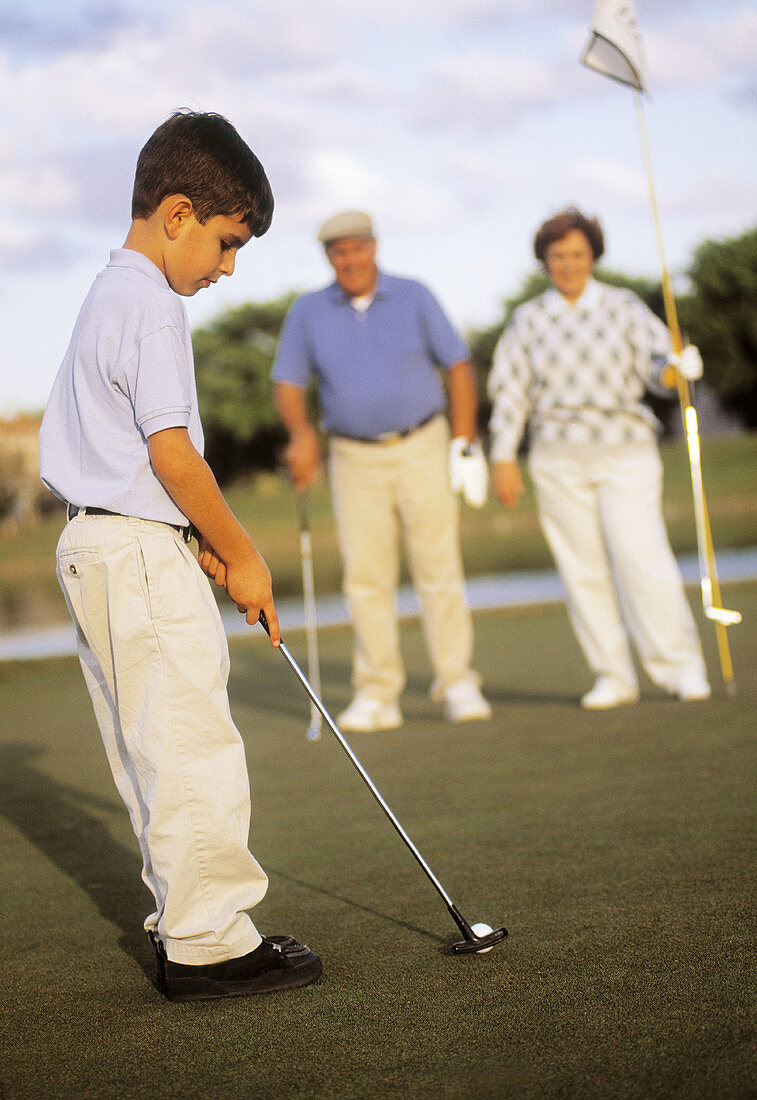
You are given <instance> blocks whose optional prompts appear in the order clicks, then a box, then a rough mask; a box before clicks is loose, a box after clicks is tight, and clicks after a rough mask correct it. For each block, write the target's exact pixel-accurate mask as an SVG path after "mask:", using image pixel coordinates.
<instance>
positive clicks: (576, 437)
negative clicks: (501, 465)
mask: <svg viewBox="0 0 757 1100" xmlns="http://www.w3.org/2000/svg"><path fill="white" fill-rule="evenodd" d="M669 355H670V337H669V334H668V330H667V328H666V327H665V325H664V324H663V323H662V321H660V319H659V318H658V317H656V316H655V314H654V313H652V311H651V310H650V309H649V308H648V307H647V306H646V305H645V304H644V302H642V300H641V299H640V298H639V297H638V296H637V295H636V294H634V293H633V291H630V290H625V289H621V288H618V287H612V286H608V285H606V284H605V283H599V282H597V281H596V280H594V279H590V280H589V282H588V283H587V285H586V289H585V290H584V292H583V294H582V295H581V297H580V298H579V299H578V301H576V302H574V303H572V304H571V303H569V302H568V301H567V300H566V299H565V298H563V297H562V296H561V295H560V294H558V293H557V291H556V290H554V289H550V290H548V291H546V292H545V293H544V294H541V295H540V296H539V297H538V298H535V299H533V300H532V301H530V302H526V303H525V304H524V305H522V306H520V307H519V308H518V309H517V310H516V311H515V313H514V314H513V316H512V319H511V321H510V323H509V325H508V326H507V328H506V329H505V331H504V332H503V333H502V336H501V337H500V339H499V342H498V344H497V347H496V348H495V351H494V358H493V361H492V370H491V374H490V375H489V383H488V390H489V396H490V398H491V400H492V404H493V410H492V417H491V421H490V425H489V426H490V432H491V448H490V457H491V460H492V462H506V461H508V460H510V459H513V458H515V456H516V453H517V450H518V444H519V443H520V440H521V437H522V435H523V432H524V430H525V426H526V422H527V421H528V422H529V425H530V435H531V442H532V443H534V442H537V443H557V444H563V445H574V444H576V445H582V444H604V445H617V444H623V443H642V442H648V441H649V440H650V439H653V438H654V436H655V433H656V431H657V428H658V427H659V425H658V422H657V420H656V418H655V416H654V414H653V413H652V412H651V410H650V409H649V408H648V406H646V405H645V404H644V403H643V401H642V397H643V394H644V390H645V389H648V390H650V391H651V392H653V393H656V394H658V395H659V396H664V397H669V396H672V395H673V394H674V392H675V391H674V390H671V389H669V388H668V387H667V386H664V385H663V383H662V381H661V374H662V371H663V370H664V368H665V365H666V363H667V360H668V356H669Z"/></svg>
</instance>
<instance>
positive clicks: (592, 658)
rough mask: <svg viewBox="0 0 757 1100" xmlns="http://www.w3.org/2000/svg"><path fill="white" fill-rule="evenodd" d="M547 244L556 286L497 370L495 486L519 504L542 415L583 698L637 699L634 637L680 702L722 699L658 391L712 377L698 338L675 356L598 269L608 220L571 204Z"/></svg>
mask: <svg viewBox="0 0 757 1100" xmlns="http://www.w3.org/2000/svg"><path fill="white" fill-rule="evenodd" d="M534 252H535V254H536V257H537V259H538V260H539V261H540V262H541V263H542V264H543V265H544V267H545V269H546V272H547V274H548V275H549V279H550V282H551V284H552V285H551V287H550V288H549V289H548V290H547V291H546V292H545V293H544V294H542V295H540V296H539V297H538V298H535V299H534V300H532V301H530V302H527V303H526V304H525V305H522V306H520V307H519V308H518V309H517V310H516V311H515V313H514V314H513V317H512V320H511V321H510V324H509V325H508V326H507V328H506V329H505V331H504V333H503V334H502V336H501V338H500V340H499V343H498V344H497V347H496V349H495V352H494V359H493V364H492V371H491V375H490V378H489V395H490V397H491V399H492V402H493V411H492V418H491V424H490V431H491V453H490V457H491V462H492V485H493V488H494V492H495V493H496V495H497V496H498V497H499V499H500V500H501V501H502V503H503V504H505V505H508V506H512V505H515V504H517V503H518V501H519V499H520V497H521V495H522V493H523V482H522V479H521V474H520V469H519V466H518V463H517V461H516V454H517V451H518V445H519V443H520V440H521V437H522V435H523V432H524V429H525V426H526V424H527V423H528V425H529V435H530V460H529V469H530V472H531V475H532V477H533V481H534V484H535V487H536V494H537V505H538V511H539V520H540V523H541V526H542V530H543V531H544V535H545V537H546V539H547V542H548V543H549V546H550V549H551V551H552V554H553V557H554V559H555V562H556V564H557V567H558V569H559V571H560V575H561V577H562V580H563V583H564V585H565V588H566V591H567V596H568V611H569V614H570V618H571V622H572V625H573V629H574V631H575V633H576V637H577V639H578V642H579V644H580V646H581V648H582V650H583V652H584V656H585V657H586V660H587V662H588V664H589V666H590V668H591V670H592V672H593V673H594V675H595V677H596V682H595V684H594V686H593V688H592V689H591V690H590V691H589V692H588V693H587V694H586V695H584V696H583V698H582V699H581V705H582V706H583V707H586V708H587V709H590V710H602V709H605V708H608V707H615V706H620V705H622V704H625V703H634V702H636V701H637V700H638V698H639V686H638V678H637V674H636V670H635V667H634V662H633V659H632V656H631V646H630V641H633V644H634V646H635V648H636V650H637V653H638V656H639V659H640V661H641V664H642V666H643V667H644V669H645V671H646V672H647V674H648V675H649V677H650V678H651V679H652V680H653V681H654V682H655V683H656V684H658V685H660V686H661V687H663V688H664V689H665V690H666V691H668V692H669V693H670V694H671V695H674V696H677V697H678V698H680V699H685V700H694V699H706V698H708V697H709V695H710V685H709V683H708V682H707V671H706V668H705V664H704V659H703V656H702V649H701V645H700V642H699V637H698V635H697V631H696V626H695V624H694V619H693V616H692V614H691V609H690V608H689V605H688V603H687V601H686V596H685V594H684V590H683V581H682V579H681V575H680V572H679V570H678V566H677V564H676V561H675V558H674V556H673V552H672V550H671V548H670V543H669V541H668V535H667V531H666V529H665V523H664V520H663V518H662V463H661V461H660V455H659V451H658V448H657V443H656V432H657V429H658V424H657V421H656V420H655V417H654V416H653V414H652V412H651V411H650V409H649V408H648V407H647V406H646V405H645V404H644V403H643V401H642V397H643V393H644V390H645V389H649V390H650V391H652V392H654V393H656V394H658V395H666V396H668V395H671V396H672V394H673V393H674V392H675V380H676V376H675V371H676V370H677V371H680V373H681V374H682V375H683V376H684V377H685V378H687V379H689V380H693V379H696V378H699V377H701V374H702V360H701V357H700V355H699V352H698V351H697V349H696V348H694V347H688V348H686V349H685V350H684V351H683V352H682V353H681V355H680V356H675V355H673V354H672V353H671V345H670V337H669V334H668V331H667V329H666V328H665V326H664V325H663V323H662V322H661V321H660V320H659V319H658V318H657V317H656V316H655V315H654V314H653V313H652V312H651V310H649V309H648V308H647V306H646V305H645V304H644V303H643V302H642V301H641V299H640V298H638V297H637V296H636V295H635V294H634V293H632V292H631V291H630V290H625V289H620V288H617V287H611V286H607V285H605V284H602V283H599V282H597V281H596V280H595V279H594V277H593V270H594V264H595V263H596V261H597V260H598V259H599V257H600V256H601V255H602V253H603V252H604V236H603V233H602V228H601V226H600V224H599V222H598V221H597V220H596V218H591V219H590V218H587V217H586V216H585V215H583V214H582V213H581V212H580V211H579V210H577V209H575V208H574V207H570V208H568V209H567V210H564V211H562V212H561V213H559V214H557V215H556V216H555V217H553V218H550V219H549V220H548V221H546V222H544V224H543V225H542V226H541V227H540V228H539V230H538V231H537V233H536V236H535V238H534Z"/></svg>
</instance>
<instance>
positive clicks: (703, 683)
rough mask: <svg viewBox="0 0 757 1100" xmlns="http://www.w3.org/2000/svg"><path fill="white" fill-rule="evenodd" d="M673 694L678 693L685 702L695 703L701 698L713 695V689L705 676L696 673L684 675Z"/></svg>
mask: <svg viewBox="0 0 757 1100" xmlns="http://www.w3.org/2000/svg"><path fill="white" fill-rule="evenodd" d="M673 694H674V695H677V696H678V698H679V699H681V700H682V701H683V702H684V703H693V702H696V701H697V700H699V699H709V698H710V696H711V695H712V689H711V688H710V685H709V684H708V683H707V680H706V679H705V677H704V676H702V675H700V674H696V675H694V676H684V677H683V678H682V680H681V683H680V684H679V685H678V687H677V688H676V690H675V691H674V692H673Z"/></svg>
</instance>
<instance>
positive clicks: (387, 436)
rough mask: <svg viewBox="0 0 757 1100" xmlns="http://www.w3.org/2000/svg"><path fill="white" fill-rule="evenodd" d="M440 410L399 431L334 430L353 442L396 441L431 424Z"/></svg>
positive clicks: (342, 437) (339, 437)
mask: <svg viewBox="0 0 757 1100" xmlns="http://www.w3.org/2000/svg"><path fill="white" fill-rule="evenodd" d="M439 415H440V414H439V410H438V409H435V410H434V411H433V412H432V413H430V414H429V415H428V416H424V418H423V420H419V421H418V423H417V424H412V425H411V426H410V427H409V428H403V429H402V431H399V432H382V433H381V435H369V436H364V435H345V433H344V432H334V435H335V436H336V437H337V439H349V440H350V442H352V443H396V442H398V440H400V439H406V438H407V437H408V436H409V435H412V434H413V432H417V431H418V429H419V428H422V427H424V425H426V424H429V423H430V422H431V421H432V420H433V419H434V418H435V417H437V416H439Z"/></svg>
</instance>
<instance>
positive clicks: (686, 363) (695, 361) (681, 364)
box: [668, 344, 703, 382]
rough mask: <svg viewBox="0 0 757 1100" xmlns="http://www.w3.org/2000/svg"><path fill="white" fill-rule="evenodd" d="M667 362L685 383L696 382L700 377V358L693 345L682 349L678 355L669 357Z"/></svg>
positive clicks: (697, 349) (697, 350)
mask: <svg viewBox="0 0 757 1100" xmlns="http://www.w3.org/2000/svg"><path fill="white" fill-rule="evenodd" d="M668 362H669V363H670V365H671V366H672V367H675V369H676V370H677V371H678V373H679V374H680V375H681V377H682V378H685V379H686V381H687V382H696V380H697V379H698V378H701V377H702V369H703V368H702V356H701V355H700V354H699V348H695V347H694V345H693V344H689V346H688V347H687V348H684V349H683V351H682V352H681V354H680V355H671V357H670V359H669V360H668Z"/></svg>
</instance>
